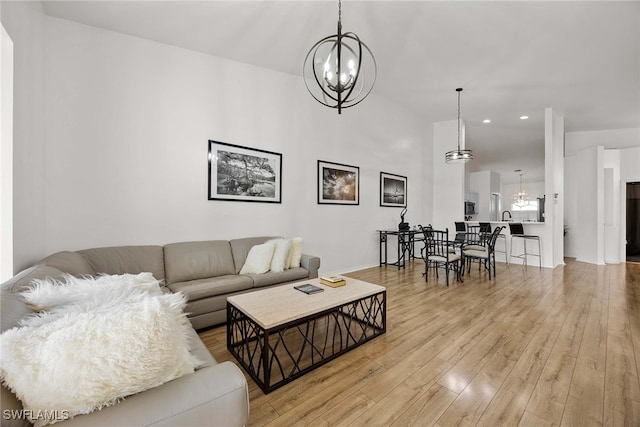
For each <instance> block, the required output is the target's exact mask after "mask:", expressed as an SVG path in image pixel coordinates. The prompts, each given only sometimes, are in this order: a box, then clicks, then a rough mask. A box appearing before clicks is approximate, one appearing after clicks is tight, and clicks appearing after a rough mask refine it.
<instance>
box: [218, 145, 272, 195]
mask: <svg viewBox="0 0 640 427" xmlns="http://www.w3.org/2000/svg"><path fill="white" fill-rule="evenodd" d="M208 145H209V185H208V187H209V194H208V197H209V200H227V201H235V202H261V203H282V154H281V153H275V152H273V151H266V150H259V149H257V148H250V147H243V146H240V145H234V144H227V143H225V142H220V141H212V140H209V143H208Z"/></svg>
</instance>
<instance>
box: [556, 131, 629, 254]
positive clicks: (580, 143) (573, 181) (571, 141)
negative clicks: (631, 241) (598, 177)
mask: <svg viewBox="0 0 640 427" xmlns="http://www.w3.org/2000/svg"><path fill="white" fill-rule="evenodd" d="M566 142H567V144H566V152H567V157H566V158H565V167H566V168H567V169H566V171H565V193H566V194H567V199H566V208H565V224H566V226H567V227H569V231H568V234H567V236H566V238H565V244H566V249H565V255H566V256H574V257H578V258H579V248H581V247H580V246H579V245H580V242H579V239H580V235H581V234H583V233H585V232H589V231H587V230H585V229H584V228H581V227H579V226H578V220H579V218H581V217H583V215H584V214H585V212H587V213H586V215H587V216H588V215H591V213H588V212H593V209H594V207H593V206H591V202H592V201H593V200H595V199H596V197H598V196H597V192H596V188H591V189H590V192H589V193H587V194H585V195H584V196H583V197H582V198H579V197H578V191H579V190H580V188H584V186H583V185H582V181H581V175H583V174H590V175H592V174H595V173H596V171H595V170H594V169H592V168H596V167H597V166H595V165H593V166H591V167H588V166H587V165H584V164H580V162H579V161H578V155H577V154H575V153H578V154H579V153H580V152H581V151H585V150H590V149H594V147H598V146H599V147H601V148H602V149H603V150H604V151H603V158H602V170H601V172H600V173H602V181H603V185H602V189H601V194H600V196H599V197H600V198H602V218H601V223H602V227H603V228H602V233H603V236H604V237H603V239H602V248H601V250H602V252H603V255H602V256H603V262H607V263H616V262H621V261H624V257H625V250H626V247H625V234H626V199H625V197H626V183H627V182H635V181H640V128H635V129H613V130H605V131H592V132H569V133H567V135H566ZM618 147H633V148H622V149H617V148H618ZM569 153H571V155H569ZM584 168H590V170H589V171H585V170H583V169H584ZM607 170H609V173H610V174H611V178H610V179H611V181H612V185H613V188H612V189H610V188H607V182H608V181H607V179H605V176H606V173H605V171H607ZM579 184H580V185H579ZM609 203H611V204H612V206H608V204H609ZM582 219H583V220H584V218H582ZM616 234H617V235H616ZM616 245H617V248H616Z"/></svg>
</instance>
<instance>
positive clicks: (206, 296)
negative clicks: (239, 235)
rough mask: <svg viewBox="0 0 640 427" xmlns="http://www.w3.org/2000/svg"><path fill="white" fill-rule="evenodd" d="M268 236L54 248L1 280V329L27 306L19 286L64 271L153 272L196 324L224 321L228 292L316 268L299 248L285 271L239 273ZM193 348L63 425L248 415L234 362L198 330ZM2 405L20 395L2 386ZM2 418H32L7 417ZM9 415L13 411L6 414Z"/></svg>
mask: <svg viewBox="0 0 640 427" xmlns="http://www.w3.org/2000/svg"><path fill="white" fill-rule="evenodd" d="M269 239H271V237H255V238H244V239H236V240H230V241H227V240H215V241H201V242H182V243H172V244H168V245H165V246H122V247H108V248H95V249H86V250H81V251H75V252H67V251H65V252H58V253H55V254H53V255H51V256H49V257H47V258H44V259H43V260H41V261H40V262H38V263H37V264H36V265H34V266H33V267H31V268H29V269H27V270H24V271H23V272H21V273H19V274H18V275H16V276H15V277H13V278H12V279H10V280H8V281H7V282H5V283H3V284H2V285H1V289H0V290H1V293H2V298H1V303H2V307H1V311H0V314H1V324H0V326H1V331H2V332H4V331H5V330H7V329H10V328H12V327H14V326H17V325H18V322H19V320H20V319H21V318H22V317H24V316H26V315H28V314H30V313H31V310H30V309H29V307H28V306H27V305H26V304H25V303H24V301H23V300H22V299H21V297H20V295H19V293H20V292H22V291H23V290H25V289H26V288H27V287H28V286H29V283H30V282H31V280H33V279H44V278H46V277H52V278H59V277H61V276H62V275H63V273H68V274H71V275H90V276H95V275H97V274H100V273H106V274H124V273H129V274H138V273H142V272H151V273H153V275H154V277H155V278H156V279H159V280H164V282H165V284H166V287H167V288H168V289H169V290H170V291H172V292H178V291H180V292H183V293H184V294H186V295H187V297H188V302H187V307H186V311H188V312H189V315H188V316H189V319H190V321H191V323H192V325H193V327H194V328H195V329H201V328H205V327H208V326H212V325H216V324H219V323H223V322H225V321H226V298H227V297H228V296H231V295H235V294H239V293H245V292H251V291H254V290H257V289H260V288H263V287H267V286H274V285H278V284H283V283H288V282H292V281H296V280H302V279H305V278H315V277H317V276H318V269H319V267H320V259H319V258H318V257H314V256H310V255H305V254H303V255H302V259H301V262H300V267H296V268H291V269H288V270H285V271H283V272H279V273H274V272H268V273H265V274H259V275H258V274H249V275H240V274H239V272H240V269H241V268H242V266H243V265H244V262H245V260H246V258H247V254H248V253H249V250H250V249H251V247H253V246H254V245H257V244H261V243H264V242H266V241H267V240H269ZM191 341H192V348H191V352H192V353H194V354H195V355H196V356H197V357H198V358H199V359H200V360H202V361H204V362H205V363H204V365H203V366H202V367H200V368H198V369H197V370H196V372H195V373H193V374H189V375H186V376H183V377H181V378H178V379H176V380H173V381H170V382H168V383H165V384H163V385H161V386H159V387H156V388H153V389H151V390H147V391H145V392H142V393H139V394H136V395H133V396H129V397H127V398H126V399H125V400H124V401H123V402H121V403H118V404H117V405H114V406H110V407H107V408H104V409H102V410H101V411H96V412H94V413H91V414H88V415H81V416H78V417H76V418H73V419H71V420H67V421H62V422H60V423H59V424H60V425H61V426H85V425H86V426H113V425H121V426H128V425H137V426H149V425H153V426H213V425H220V426H223V425H224V426H242V425H244V424H245V423H246V422H247V420H248V417H249V398H248V393H247V383H246V379H245V377H244V375H243V373H242V372H241V371H240V370H239V369H238V367H237V366H236V365H234V364H233V363H231V362H224V363H217V362H216V360H215V359H214V358H213V357H212V356H211V354H210V352H209V351H208V349H207V348H206V347H205V345H204V344H203V343H202V341H201V340H200V339H199V338H198V336H197V333H196V332H195V330H194V331H193V339H192V340H191ZM1 391H2V394H1V403H2V405H1V406H2V410H3V413H4V411H5V410H20V409H21V408H22V405H21V403H20V401H19V400H18V399H17V398H16V397H15V396H14V395H13V394H12V393H11V392H10V391H9V390H8V389H6V388H5V387H2V390H1ZM6 418H7V417H4V416H3V417H2V426H12V425H25V423H26V425H29V424H28V422H26V421H25V420H24V419H6ZM9 418H11V417H9Z"/></svg>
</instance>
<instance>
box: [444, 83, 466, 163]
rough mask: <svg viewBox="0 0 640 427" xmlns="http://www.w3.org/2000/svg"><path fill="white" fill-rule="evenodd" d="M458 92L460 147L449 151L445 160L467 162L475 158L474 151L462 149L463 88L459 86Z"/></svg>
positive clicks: (448, 161)
mask: <svg viewBox="0 0 640 427" xmlns="http://www.w3.org/2000/svg"><path fill="white" fill-rule="evenodd" d="M456 92H458V149H457V150H453V151H447V153H446V154H445V155H444V161H445V162H447V163H466V162H468V161H469V160H473V153H472V152H471V150H461V149H460V141H461V139H462V136H461V134H460V127H461V121H460V92H462V88H461V87H459V88H457V89H456Z"/></svg>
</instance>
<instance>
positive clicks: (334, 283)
mask: <svg viewBox="0 0 640 427" xmlns="http://www.w3.org/2000/svg"><path fill="white" fill-rule="evenodd" d="M320 283H322V284H323V285H327V286H331V287H332V288H337V287H338V286H344V285H346V284H347V281H346V280H345V279H344V277H339V276H322V277H320Z"/></svg>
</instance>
